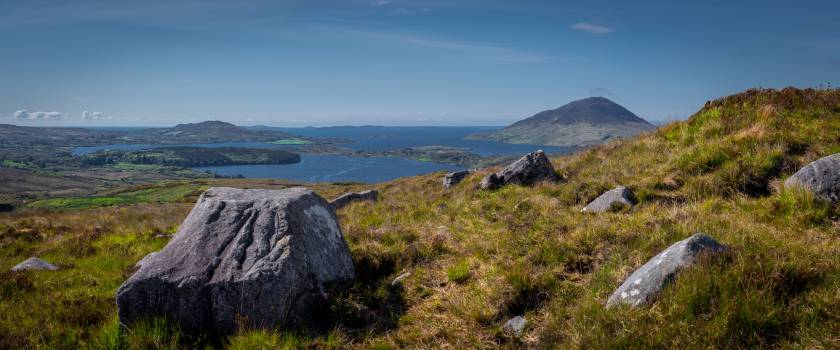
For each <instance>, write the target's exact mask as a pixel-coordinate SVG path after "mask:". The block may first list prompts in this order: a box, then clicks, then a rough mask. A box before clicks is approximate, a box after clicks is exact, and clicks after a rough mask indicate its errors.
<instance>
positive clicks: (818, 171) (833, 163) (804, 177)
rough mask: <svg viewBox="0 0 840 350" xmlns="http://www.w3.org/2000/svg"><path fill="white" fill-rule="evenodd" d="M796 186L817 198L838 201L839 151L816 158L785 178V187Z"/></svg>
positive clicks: (839, 183)
mask: <svg viewBox="0 0 840 350" xmlns="http://www.w3.org/2000/svg"><path fill="white" fill-rule="evenodd" d="M796 186H799V187H803V188H805V189H807V190H809V191H811V192H813V193H814V195H815V196H816V197H818V198H822V199H825V200H828V201H831V202H833V203H836V202H840V153H837V154H832V155H830V156H827V157H823V158H820V159H817V160H815V161H813V162H811V164H808V165H806V166H804V167H803V168H802V169H799V171H797V172H796V173H795V174H793V175H792V176H791V177H789V178H788V179H787V180H785V187H796Z"/></svg>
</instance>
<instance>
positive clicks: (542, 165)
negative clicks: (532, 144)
mask: <svg viewBox="0 0 840 350" xmlns="http://www.w3.org/2000/svg"><path fill="white" fill-rule="evenodd" d="M557 180H559V177H558V176H557V173H556V172H555V171H554V167H553V166H552V165H551V161H549V160H548V157H546V155H545V152H543V151H542V150H539V151H536V152H531V153H528V154H526V155H525V156H524V157H522V158H519V160H517V161H515V162H513V163H511V164H510V165H508V166H506V167H505V168H504V169H502V171H500V172H497V173H493V174H490V175H487V176H486V177H484V179H482V180H481V188H482V189H490V190H494V189H497V188H500V187H502V186H506V185H510V184H517V185H522V186H528V185H533V184H535V183H537V182H540V181H557Z"/></svg>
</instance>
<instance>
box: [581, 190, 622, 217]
mask: <svg viewBox="0 0 840 350" xmlns="http://www.w3.org/2000/svg"><path fill="white" fill-rule="evenodd" d="M635 205H636V195H634V194H633V191H631V190H630V189H629V188H627V187H624V186H618V187H616V188H614V189H611V190H609V191H607V192H604V193H603V194H602V195H600V196H598V198H595V200H593V201H592V202H591V203H589V204H587V205H586V206H585V207H584V208H583V210H581V211H584V212H589V213H603V212H608V211H614V210H618V209H620V208H632V207H633V206H635Z"/></svg>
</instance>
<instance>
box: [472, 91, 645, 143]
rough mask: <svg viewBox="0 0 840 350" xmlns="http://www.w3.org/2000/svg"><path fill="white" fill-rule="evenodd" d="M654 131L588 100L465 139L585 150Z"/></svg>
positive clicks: (622, 111)
mask: <svg viewBox="0 0 840 350" xmlns="http://www.w3.org/2000/svg"><path fill="white" fill-rule="evenodd" d="M654 128H656V127H655V126H654V125H652V124H650V123H648V122H647V121H646V120H644V119H642V118H639V117H638V116H636V115H635V114H633V112H630V111H628V110H627V109H626V108H624V107H622V106H621V105H619V104H617V103H615V102H613V101H610V100H609V99H607V98H604V97H590V98H585V99H582V100H577V101H574V102H571V103H569V104H567V105H565V106H562V107H560V108H557V109H552V110H547V111H543V112H540V113H537V114H535V115H534V116H532V117H530V118H527V119H523V120H520V121H518V122H516V123H513V124H511V125H510V126H508V127H505V128H503V129H500V130H496V131H493V132H490V133H481V134H473V135H470V136H468V139H474V140H492V141H500V142H506V143H528V144H538V145H551V146H589V145H594V144H598V143H602V142H606V141H609V140H611V139H615V138H626V137H632V136H635V135H636V134H639V133H641V132H644V131H647V130H651V129H654Z"/></svg>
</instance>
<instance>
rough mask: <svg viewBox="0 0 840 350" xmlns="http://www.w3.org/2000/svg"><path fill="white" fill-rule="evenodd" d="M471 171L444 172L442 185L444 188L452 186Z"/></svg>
mask: <svg viewBox="0 0 840 350" xmlns="http://www.w3.org/2000/svg"><path fill="white" fill-rule="evenodd" d="M471 172H472V171H471V170H461V171H456V172H452V173H448V174H446V175H445V176H444V177H443V187H445V188H446V189H450V188H452V186H455V185H457V184H458V183H459V182H461V181H463V180H464V179H465V178H466V177H467V175H469V174H470V173H471Z"/></svg>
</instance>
